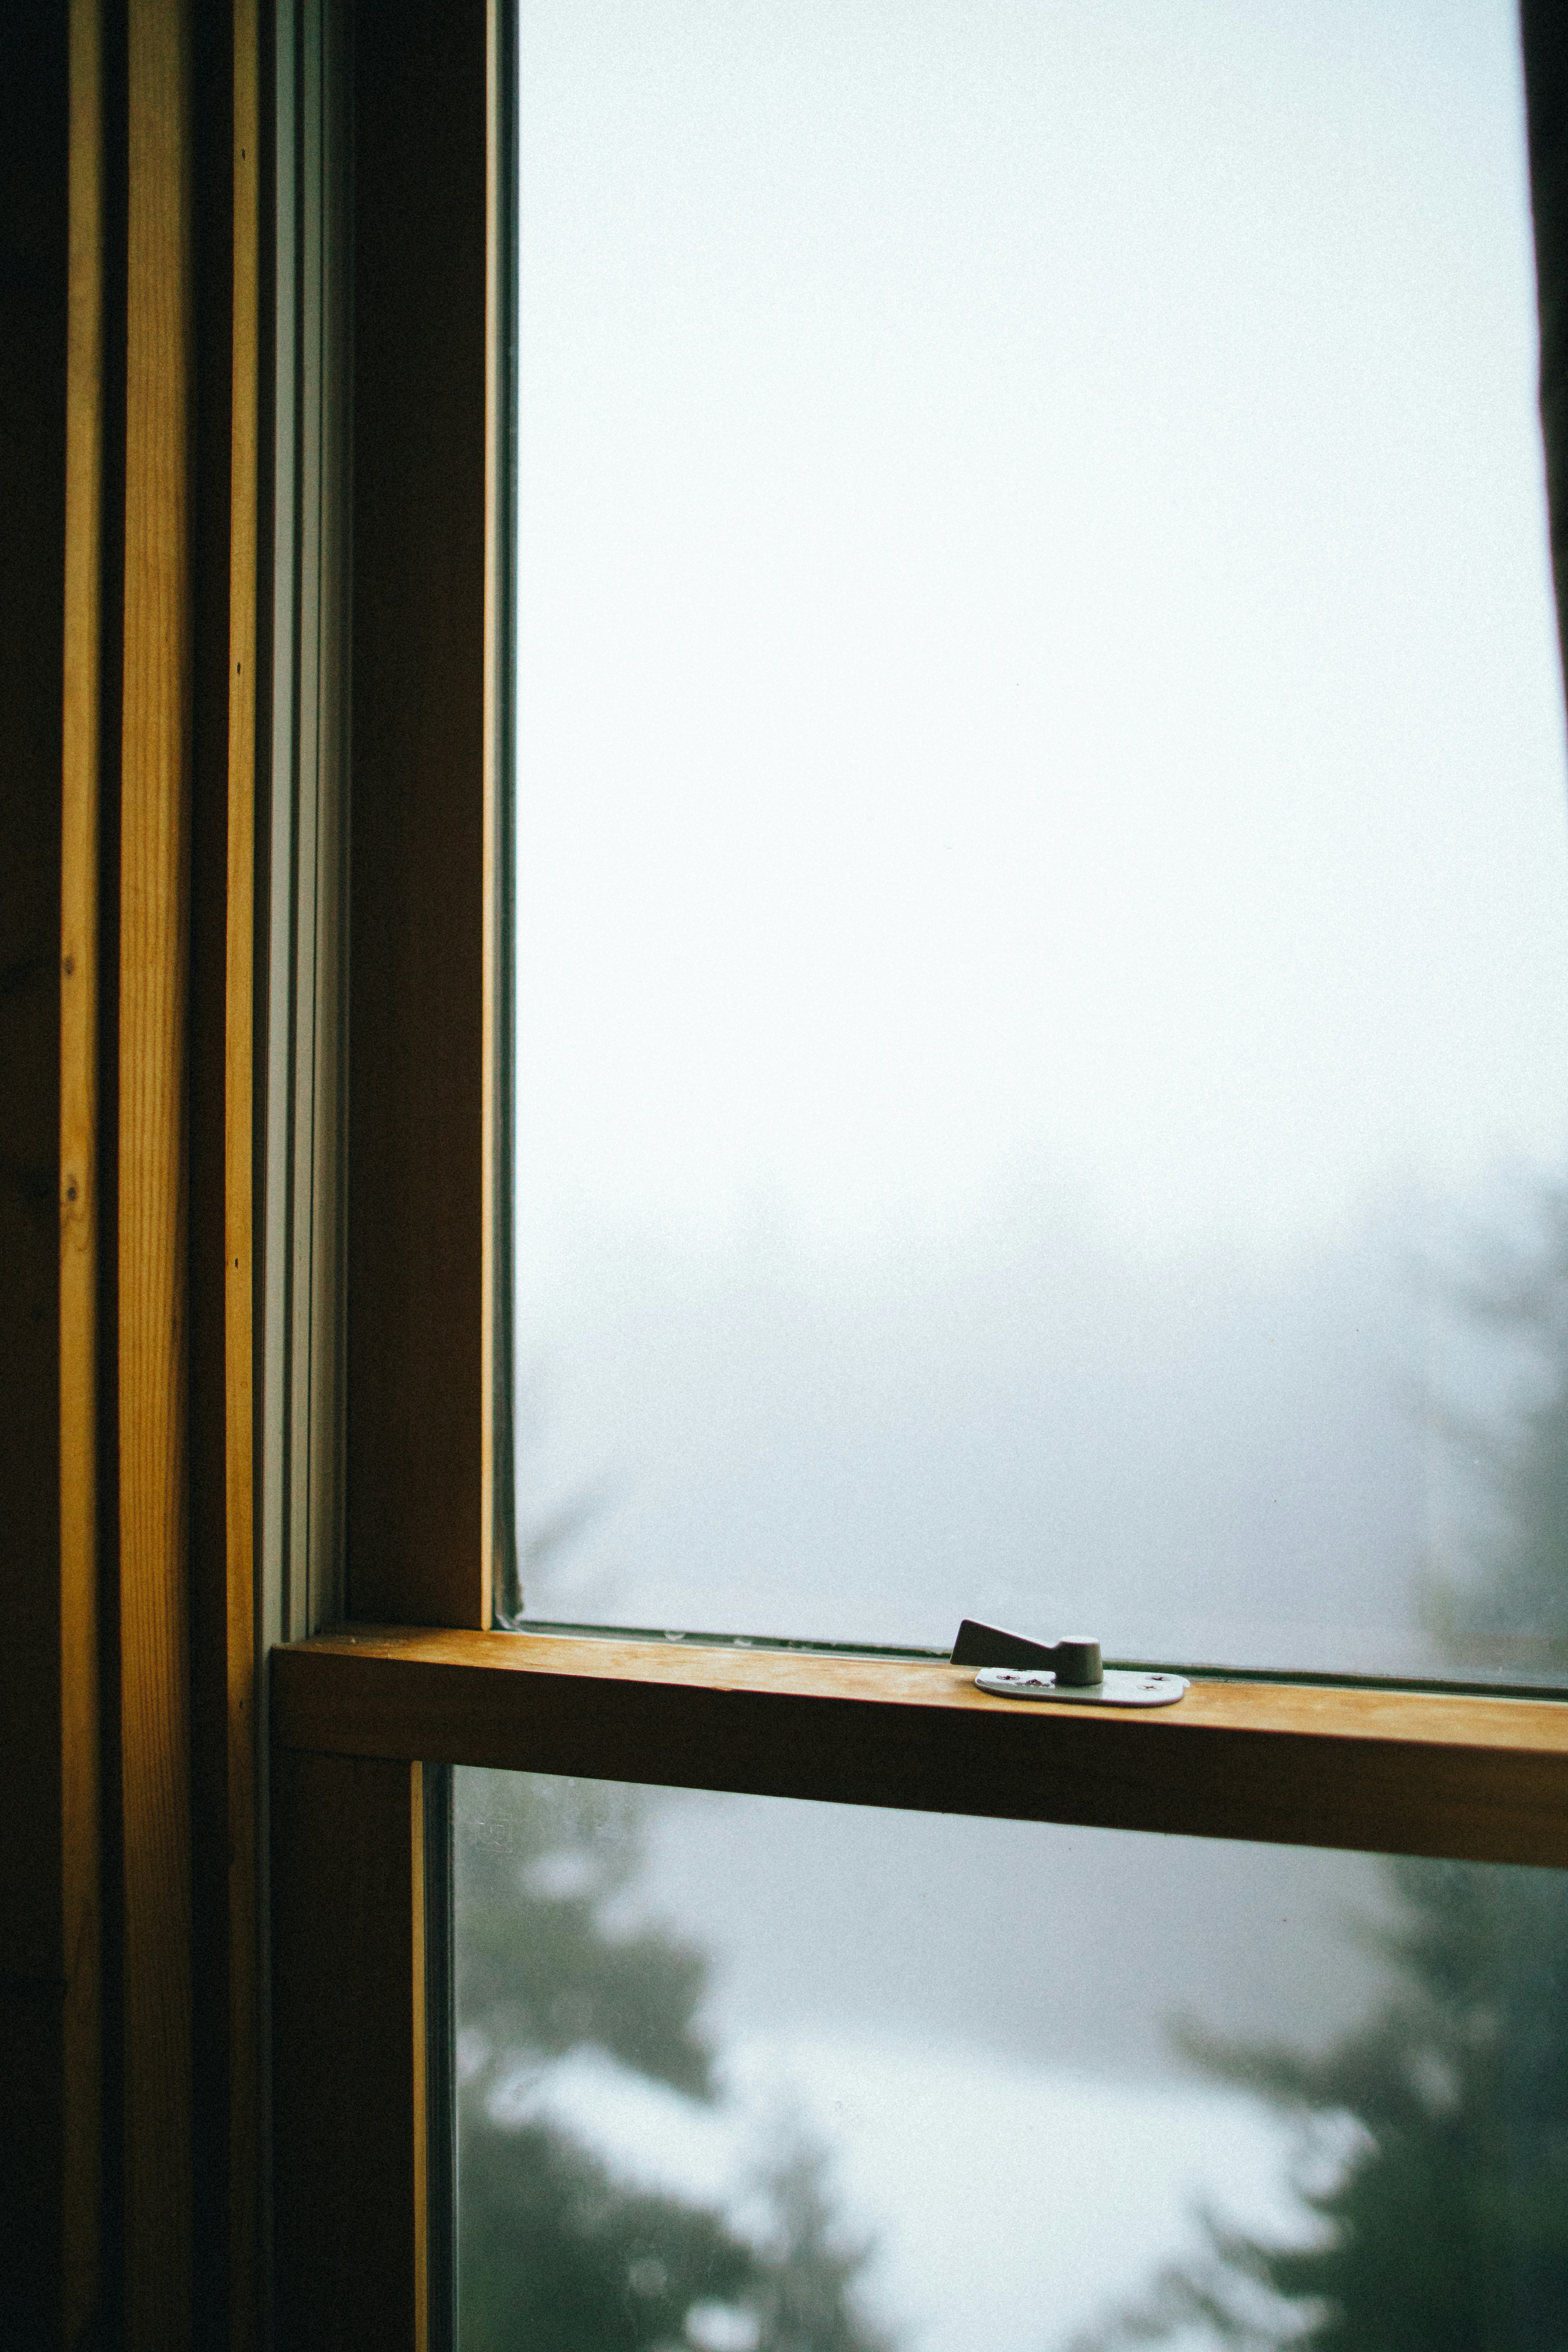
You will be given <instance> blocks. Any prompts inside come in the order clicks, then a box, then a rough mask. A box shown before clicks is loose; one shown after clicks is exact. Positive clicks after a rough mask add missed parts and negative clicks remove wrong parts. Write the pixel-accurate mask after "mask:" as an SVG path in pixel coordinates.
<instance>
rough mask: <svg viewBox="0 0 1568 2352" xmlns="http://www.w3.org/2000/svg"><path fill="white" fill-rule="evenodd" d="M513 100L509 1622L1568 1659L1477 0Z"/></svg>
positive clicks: (572, 80) (1558, 1405) (1527, 812)
mask: <svg viewBox="0 0 1568 2352" xmlns="http://www.w3.org/2000/svg"><path fill="white" fill-rule="evenodd" d="M520 53H521V137H520V152H521V336H520V352H521V362H520V370H521V385H520V403H521V405H520V419H519V431H520V440H519V446H520V457H519V467H520V474H519V499H520V507H519V512H520V579H521V585H520V625H519V654H518V658H519V688H518V692H519V709H518V728H519V779H520V781H519V802H518V838H519V861H520V862H519V885H518V887H519V901H518V904H519V974H518V988H519V1035H520V1046H519V1064H518V1099H519V1104H520V1126H519V1148H518V1177H517V1206H518V1256H519V1272H518V1282H519V1317H518V1329H519V1367H518V1398H519V1412H518V1424H519V1481H520V1484H519V1493H520V1496H521V1505H520V1508H521V1549H522V1553H523V1561H524V1586H525V1601H526V1607H527V1610H528V1612H530V1613H531V1615H534V1616H542V1617H545V1618H556V1619H579V1620H581V1619H593V1620H595V1621H599V1622H622V1623H630V1624H645V1625H646V1624H654V1625H659V1624H663V1625H685V1626H689V1627H702V1628H710V1629H717V1630H729V1631H745V1632H749V1633H788V1634H797V1635H805V1636H818V1637H824V1638H829V1639H845V1640H856V1639H860V1640H867V1639H869V1640H880V1641H885V1642H904V1643H917V1644H918V1643H929V1644H931V1645H933V1646H934V1645H945V1644H946V1643H949V1642H950V1641H951V1639H952V1633H953V1629H954V1626H955V1624H956V1622H957V1619H958V1617H959V1616H960V1615H961V1614H962V1613H963V1612H973V1613H977V1614H981V1615H989V1616H992V1617H994V1618H997V1619H999V1620H1001V1621H1002V1622H1016V1623H1018V1624H1020V1625H1022V1626H1023V1627H1025V1628H1034V1629H1037V1630H1039V1631H1041V1632H1044V1633H1049V1632H1052V1631H1055V1630H1059V1629H1060V1627H1061V1626H1062V1625H1063V1624H1064V1623H1068V1622H1079V1623H1080V1624H1082V1625H1083V1626H1084V1628H1085V1629H1086V1630H1088V1631H1089V1632H1091V1633H1096V1634H1098V1635H1099V1636H1100V1639H1101V1641H1102V1643H1104V1644H1105V1646H1106V1648H1107V1650H1108V1652H1109V1653H1110V1654H1113V1655H1116V1654H1121V1655H1123V1656H1137V1657H1151V1656H1159V1655H1164V1656H1167V1657H1174V1658H1181V1657H1186V1658H1198V1659H1203V1658H1208V1659H1212V1660H1228V1661H1231V1662H1236V1661H1243V1662H1252V1663H1256V1664H1275V1665H1282V1664H1295V1665H1308V1666H1319V1667H1325V1668H1329V1669H1331V1670H1335V1671H1341V1670H1365V1671H1373V1672H1390V1671H1406V1670H1408V1671H1415V1672H1431V1671H1437V1672H1455V1671H1458V1672H1461V1673H1464V1674H1467V1675H1468V1674H1477V1675H1501V1676H1504V1677H1520V1678H1528V1677H1530V1676H1531V1675H1536V1674H1542V1673H1550V1672H1553V1671H1556V1669H1557V1666H1558V1664H1559V1662H1560V1660H1561V1657H1562V1655H1563V1648H1562V1643H1563V1636H1564V1634H1565V1633H1568V1598H1565V1596H1568V1577H1564V1576H1563V1575H1562V1574H1561V1573H1559V1569H1558V1560H1557V1556H1556V1553H1555V1552H1552V1557H1551V1558H1550V1559H1548V1558H1546V1557H1545V1556H1544V1554H1543V1552H1542V1545H1543V1543H1547V1541H1548V1538H1547V1531H1546V1526H1545V1522H1544V1521H1542V1520H1541V1519H1540V1517H1539V1516H1536V1517H1531V1512H1532V1511H1534V1510H1535V1506H1536V1502H1537V1501H1538V1500H1539V1498H1540V1496H1541V1494H1542V1492H1543V1491H1544V1487H1545V1486H1550V1485H1551V1484H1552V1480H1553V1479H1554V1478H1555V1477H1557V1476H1558V1475H1560V1474H1559V1466H1558V1465H1559V1462H1560V1459H1561V1456H1560V1454H1558V1453H1557V1452H1556V1451H1554V1450H1553V1448H1554V1444H1555V1434H1556V1425H1557V1423H1556V1422H1552V1416H1553V1415H1556V1417H1557V1421H1558V1422H1560V1421H1561V1420H1562V1418H1563V1412H1564V1411H1565V1410H1568V1408H1564V1407H1563V1403H1562V1397H1563V1388H1564V1372H1565V1370H1568V1363H1565V1357H1564V1349H1565V1346H1568V1341H1565V1339H1564V1330H1563V1315H1562V1307H1563V1295H1564V1274H1565V1271H1568V1219H1565V1213H1564V1205H1563V1202H1564V1194H1563V1189H1562V1170H1563V1141H1564V1135H1565V1131H1568V1122H1565V1118H1564V1113H1565V1109H1568V839H1565V823H1564V793H1563V716H1562V704H1561V689H1560V682H1559V675H1558V667H1557V655H1556V649H1555V636H1554V624H1553V618H1552V602H1551V591H1550V581H1549V574H1548V563H1547V553H1546V537H1545V523H1544V514H1543V494H1542V461H1541V455H1540V447H1539V436H1538V429H1537V424H1536V416H1535V400H1534V373H1535V364H1536V334H1535V321H1534V309H1533V299H1534V298H1533V278H1532V260H1531V242H1530V224H1529V205H1528V189H1527V184H1526V168H1525V159H1524V150H1523V131H1522V104H1521V80H1520V62H1519V56H1518V36H1517V28H1516V25H1515V21H1514V11H1513V8H1512V6H1511V5H1510V0H1436V5H1427V0H1421V5H1416V0H1317V5H1313V6H1311V7H1300V6H1289V7H1287V6H1281V5H1279V0H1118V5H1111V0H1053V5H1044V0H906V5H900V6H898V7H896V8H895V7H891V6H889V5H885V0H789V5H763V0H726V5H724V6H722V7H721V6H717V5H710V0H636V5H631V0H526V5H523V7H522V9H521V18H520ZM1549 1422H1551V1423H1552V1426H1551V1427H1550V1428H1549V1427H1548V1426H1547V1423H1549ZM1543 1482H1544V1485H1543ZM1532 1497H1533V1498H1535V1499H1534V1500H1532ZM1555 1540H1556V1539H1555V1537H1552V1538H1551V1541H1552V1542H1553V1543H1554V1542H1555ZM1548 1549H1550V1545H1548Z"/></svg>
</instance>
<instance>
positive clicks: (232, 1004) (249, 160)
mask: <svg viewBox="0 0 1568 2352" xmlns="http://www.w3.org/2000/svg"><path fill="white" fill-rule="evenodd" d="M260 142H261V58H260V25H259V17H258V0H235V10H234V366H233V379H232V382H233V400H232V469H233V473H232V489H231V502H230V542H229V677H228V900H227V923H228V932H227V947H226V982H225V1008H226V1019H225V1072H224V1233H225V1258H224V1288H225V1312H224V1352H225V1381H224V1389H225V1410H226V1453H225V1465H226V1594H227V1641H226V1664H227V1689H228V1832H229V1903H228V1958H229V2065H230V2077H229V2079H230V2094H229V2303H230V2315H229V2316H230V2344H231V2347H233V2352H248V2347H250V2346H251V2345H253V2344H254V2343H255V2341H256V2334H257V2314H258V2298H259V2289H260V2277H259V2269H258V2189H259V2183H258V2146H257V2137H258V2125H259V2110H260V2098H259V2087H260V2085H259V2074H260V2052H259V2038H260V2020H259V2015H258V1982H257V1966H258V1953H257V1925H258V1922H257V1852H256V1735H257V1725H256V1596H255V1465H254V1461H253V1454H252V1432H253V1426H254V1423H253V1414H254V1408H255V1400H254V1394H253V1369H254V1363H255V1349H254V1336H255V1335H254V1319H253V1318H254V1301H253V1294H252V1283H253V1277H254V1235H253V1208H254V1202H253V1171H254V1164H255V1163H254V1156H253V1155H254V1136H253V1129H252V1106H253V1101H254V1093H255V974H256V722H257V694H256V621H257V585H258V579H257V562H258V467H259V463H260V418H259V399H260V262H261V255H260V226H261V222H260V186H261V184H260V163H261V149H260Z"/></svg>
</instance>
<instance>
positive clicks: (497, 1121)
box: [459, 0, 511, 1626]
mask: <svg viewBox="0 0 1568 2352" xmlns="http://www.w3.org/2000/svg"><path fill="white" fill-rule="evenodd" d="M510 5H511V0H487V5H486V9H485V592H484V661H485V671H484V677H485V698H484V745H483V751H484V855H483V866H482V870H481V891H482V896H483V900H484V914H483V943H484V972H483V981H482V986H483V991H484V1005H483V1014H482V1020H481V1024H480V1058H481V1066H482V1072H483V1078H482V1084H483V1102H482V1106H481V1137H480V1151H481V1159H482V1164H483V1171H484V1192H483V1198H482V1202H481V1239H480V1251H479V1280H480V1298H479V1313H480V1332H479V1390H480V1397H481V1415H482V1418H481V1423H480V1429H479V1546H480V1554H481V1558H480V1576H481V1579H482V1584H483V1593H484V1606H483V1609H482V1611H481V1613H480V1615H479V1619H478V1621H477V1622H479V1624H480V1625H482V1626H488V1625H489V1624H490V1622H492V1618H493V1614H494V1610H495V1605H496V1599H497V1593H498V1590H499V1587H498V1583H497V1577H498V1572H499V1563H498V1559H497V1549H498V1545H497V1537H498V1523H497V1508H498V1504H500V1499H501V1496H502V1495H503V1494H504V1492H505V1482H504V1481H503V1482H502V1484H501V1486H500V1488H499V1489H498V1485H497V1476H496V1473H497V1469H498V1467H499V1466H500V1465H498V1462H497V1458H496V1445H497V1438H498V1434H499V1433H500V1431H499V1428H498V1413H497V1403H498V1397H499V1393H500V1392H499V1391H498V1388H497V1374H498V1372H499V1371H502V1370H505V1371H506V1372H507V1374H508V1376H510V1367H504V1368H503V1367H502V1366H501V1365H500V1363H499V1362H498V1341H499V1340H500V1334H501V1331H502V1329H503V1328H505V1326H504V1319H503V1318H502V1316H501V1314H500V1308H501V1296H500V1283H501V1279H502V1276H503V1272H504V1274H505V1276H507V1278H508V1279H510V1267H507V1266H505V1265H504V1258H503V1254H502V1252H501V1251H500V1248H499V1246H498V1244H499V1240H500V1230H501V1224H500V1221H501V1219H502V1217H503V1216H504V1215H505V1213H506V1202H505V1197H504V1188H505V1186H506V1185H508V1184H509V1183H510V1175H511V1168H510V1158H511V1155H510V1150H508V1149H507V1139H506V1138H505V1137H504V1135H503V1134H502V1132H501V1126H502V1119H503V1116H504V1113H503V1106H504V1104H505V1102H506V1100H507V1097H508V1089H507V1087H506V1086H505V1084H504V1074H503V1072H502V1070H501V1066H500V1053H501V1050H502V1041H503V1039H504V1037H505V1034H506V1024H505V1021H504V1017H503V1005H502V992H503V990H505V989H506V988H508V987H509V986H510V969H508V968H506V941H505V938H504V935H503V930H502V926H501V923H500V885H501V880H502V876H501V858H502V856H503V854H504V842H505V833H506V826H505V811H504V794H505V792H506V785H507V780H506V775H505V772H504V760H505V741H504V730H505V729H506V728H507V726H508V725H509V724H510V711H509V709H508V698H507V692H506V679H507V677H508V674H509V665H508V658H507V647H506V644H505V632H506V629H507V627H508V625H509V620H510V615H509V614H508V610H507V596H506V575H507V559H508V551H507V548H506V544H505V533H506V527H507V515H508V512H509V504H510V502H508V501H507V500H505V499H504V498H503V488H504V468H505V467H506V464H507V417H506V414H505V402H506V398H507V394H508V389H509V372H508V369H507V366H506V362H505V352H504V346H503V335H504V331H505V322H506V315H507V293H508V289H507V288H506V287H505V285H504V284H503V282H502V272H503V271H504V269H505V268H506V266H507V259H508V256H509V251H510V247H509V241H508V238H507V236H506V235H505V226H504V224H503V221H502V218H501V205H502V203H503V201H504V197H505V188H506V173H505V170H504V165H503V158H502V152H501V140H502V137H503V135H504V131H503V114H504V107H503V94H502V89H501V73H502V70H503V61H504V58H505V54H506V50H505V44H504V42H503V38H502V32H501V22H500V17H501V10H502V8H503V7H508V6H510ZM503 1442H504V1441H503ZM459 1622H462V1621H459Z"/></svg>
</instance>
